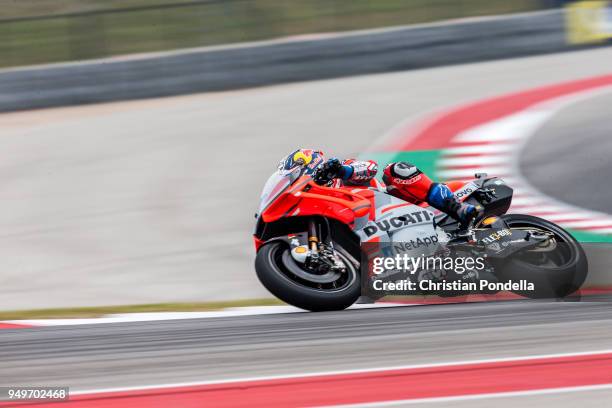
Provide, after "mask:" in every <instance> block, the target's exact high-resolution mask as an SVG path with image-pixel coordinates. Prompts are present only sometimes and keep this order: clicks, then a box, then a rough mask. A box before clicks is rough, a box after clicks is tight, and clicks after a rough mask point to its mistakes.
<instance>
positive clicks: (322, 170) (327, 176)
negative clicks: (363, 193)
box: [313, 157, 343, 185]
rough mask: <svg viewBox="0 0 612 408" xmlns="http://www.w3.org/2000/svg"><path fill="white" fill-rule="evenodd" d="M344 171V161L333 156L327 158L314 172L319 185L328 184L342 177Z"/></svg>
mask: <svg viewBox="0 0 612 408" xmlns="http://www.w3.org/2000/svg"><path fill="white" fill-rule="evenodd" d="M342 173H343V168H342V163H341V162H340V160H339V159H337V158H335V157H333V158H331V159H329V160H327V161H326V162H325V163H323V165H321V167H319V168H318V169H317V171H316V172H315V174H314V177H313V178H314V181H315V183H317V184H319V185H325V184H328V183H329V182H330V181H332V180H333V179H335V178H338V177H341V176H342Z"/></svg>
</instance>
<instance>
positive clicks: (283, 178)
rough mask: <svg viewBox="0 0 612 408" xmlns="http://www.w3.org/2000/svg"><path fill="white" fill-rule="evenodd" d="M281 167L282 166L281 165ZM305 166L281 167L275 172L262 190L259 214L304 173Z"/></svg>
mask: <svg viewBox="0 0 612 408" xmlns="http://www.w3.org/2000/svg"><path fill="white" fill-rule="evenodd" d="M279 167H280V166H279ZM302 170H303V168H301V167H295V168H292V169H289V170H285V169H284V168H282V167H280V168H279V170H278V171H276V172H274V173H273V174H272V175H271V176H270V178H269V179H268V181H267V182H266V185H265V186H264V188H263V191H262V192H261V198H260V202H259V210H258V214H261V213H262V211H263V210H265V209H266V207H268V206H269V205H270V204H271V203H272V202H273V201H274V200H275V199H276V197H278V196H279V195H281V194H282V193H283V191H285V190H286V189H287V188H288V187H289V186H290V185H291V184H292V183H293V182H294V181H295V180H297V179H298V178H299V177H300V175H301V174H302Z"/></svg>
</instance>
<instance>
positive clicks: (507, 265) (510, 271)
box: [497, 214, 588, 299]
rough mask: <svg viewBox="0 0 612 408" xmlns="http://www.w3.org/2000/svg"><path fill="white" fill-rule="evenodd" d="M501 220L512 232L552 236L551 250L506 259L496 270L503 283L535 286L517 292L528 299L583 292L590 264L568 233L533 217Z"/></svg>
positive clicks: (514, 215) (512, 217) (542, 248)
mask: <svg viewBox="0 0 612 408" xmlns="http://www.w3.org/2000/svg"><path fill="white" fill-rule="evenodd" d="M502 218H503V219H504V221H505V222H506V223H507V224H508V226H509V227H510V228H513V229H514V228H521V229H527V230H529V231H531V232H532V233H533V234H546V235H549V236H550V237H551V238H550V239H549V242H550V245H551V246H550V247H548V248H547V247H546V246H544V247H537V248H532V249H526V250H523V251H520V252H518V253H517V254H515V255H513V256H512V257H511V258H510V259H507V260H506V261H505V262H504V264H503V266H502V267H501V268H499V269H498V270H497V275H498V276H499V278H500V279H501V280H513V281H517V280H525V281H527V282H531V283H533V284H534V288H535V290H533V291H529V290H527V291H517V292H516V293H518V294H520V295H523V296H526V297H529V298H540V299H541V298H563V297H566V296H568V295H570V294H572V293H574V292H576V291H577V290H578V289H580V287H581V286H582V284H583V283H584V281H585V279H586V276H587V271H588V263H587V258H586V254H585V253H584V250H583V249H582V247H581V246H580V244H579V243H578V241H576V239H575V238H574V237H573V236H572V235H571V234H570V233H569V232H567V231H565V230H564V229H563V228H561V227H559V226H558V225H556V224H554V223H552V222H550V221H547V220H544V219H542V218H538V217H533V216H531V215H519V214H506V215H504V216H502ZM553 244H554V246H553Z"/></svg>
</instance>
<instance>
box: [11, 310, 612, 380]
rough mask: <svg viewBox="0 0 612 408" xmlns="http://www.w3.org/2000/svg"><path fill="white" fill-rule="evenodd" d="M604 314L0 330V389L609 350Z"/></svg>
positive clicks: (335, 317)
mask: <svg viewBox="0 0 612 408" xmlns="http://www.w3.org/2000/svg"><path fill="white" fill-rule="evenodd" d="M611 312H612V304H611V303H609V302H607V303H606V302H602V303H542V302H524V301H509V302H498V303H490V304H457V305H436V306H404V307H394V308H381V309H362V310H352V311H343V312H326V313H293V314H279V315H261V316H250V317H235V318H211V319H193V320H181V321H158V322H142V323H129V324H116V323H112V324H104V325H83V326H69V327H47V328H32V329H17V330H10V329H9V330H1V331H0V344H2V347H1V348H0V361H2V364H1V365H0V379H2V383H6V382H10V384H11V385H32V384H45V385H70V387H71V389H72V391H78V390H91V389H99V388H116V387H133V386H136V387H138V386H145V385H156V384H167V383H183V382H202V381H214V380H222V379H235V378H245V377H258V376H271V375H287V374H306V373H313V372H324V371H332V370H353V369H364V368H365V369H372V368H384V367H394V366H400V365H412V364H433V363H446V362H457V361H465V360H476V359H488V358H495V359H496V358H504V357H524V356H534V355H544V354H556V353H570V352H571V353H573V352H588V351H599V350H606V349H611V348H612V347H611V342H610V339H611V338H612V313H611Z"/></svg>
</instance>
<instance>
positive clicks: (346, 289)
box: [255, 241, 361, 312]
mask: <svg viewBox="0 0 612 408" xmlns="http://www.w3.org/2000/svg"><path fill="white" fill-rule="evenodd" d="M288 250H289V247H288V245H287V244H286V243H285V242H283V241H273V242H270V243H267V244H264V245H263V246H262V247H261V248H260V249H259V252H258V253H257V257H256V258H255V271H256V272H257V277H258V278H259V280H260V281H261V283H262V284H263V285H264V286H265V287H266V289H268V290H269V291H270V292H271V293H272V294H273V295H274V296H276V297H277V298H279V299H280V300H282V301H284V302H286V303H289V304H290V305H293V306H296V307H299V308H301V309H305V310H310V311H312V312H321V311H329V310H343V309H346V308H347V307H349V306H350V305H352V304H353V303H355V301H356V300H357V299H358V298H359V295H360V294H361V282H360V279H359V271H358V268H357V267H355V265H353V264H352V263H351V262H350V261H348V258H346V257H344V258H343V260H344V259H346V261H344V263H345V265H346V264H347V263H348V265H347V272H346V273H347V274H351V276H348V277H347V281H346V283H345V284H344V285H343V286H341V287H339V288H338V289H317V288H314V287H309V286H306V285H304V284H301V283H299V282H298V281H296V280H294V279H291V277H292V274H291V272H290V271H289V270H287V268H286V267H285V266H284V265H283V263H282V252H283V251H288ZM339 255H340V256H341V257H343V255H342V252H341V251H339Z"/></svg>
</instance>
